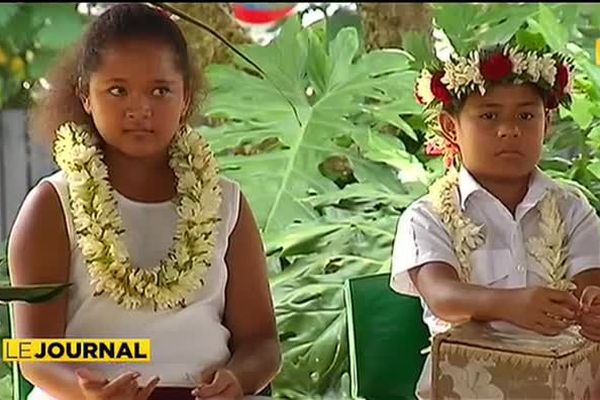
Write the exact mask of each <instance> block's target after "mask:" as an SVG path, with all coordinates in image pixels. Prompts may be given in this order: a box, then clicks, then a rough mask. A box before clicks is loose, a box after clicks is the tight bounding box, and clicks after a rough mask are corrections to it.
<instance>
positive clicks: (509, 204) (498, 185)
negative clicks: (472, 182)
mask: <svg viewBox="0 0 600 400" xmlns="http://www.w3.org/2000/svg"><path fill="white" fill-rule="evenodd" d="M473 176H474V177H475V179H476V180H477V182H479V184H480V185H481V186H483V187H484V188H485V189H486V190H487V191H488V192H490V193H491V194H492V195H493V196H494V197H496V198H497V199H498V200H500V202H501V203H502V204H503V205H504V206H505V207H506V208H507V209H508V211H510V213H511V215H512V216H513V217H514V215H515V212H516V209H517V206H518V205H519V204H520V203H521V202H522V201H523V199H524V198H525V195H526V194H527V191H528V189H529V179H530V177H531V173H530V174H529V175H526V176H523V177H518V178H494V177H486V176H481V175H477V176H475V175H473Z"/></svg>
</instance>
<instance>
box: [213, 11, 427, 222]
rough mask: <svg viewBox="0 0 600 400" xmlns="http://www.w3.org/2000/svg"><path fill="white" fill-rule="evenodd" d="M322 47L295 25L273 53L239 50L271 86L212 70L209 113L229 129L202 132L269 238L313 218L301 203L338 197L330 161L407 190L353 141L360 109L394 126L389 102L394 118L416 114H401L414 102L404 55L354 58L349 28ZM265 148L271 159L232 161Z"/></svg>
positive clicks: (263, 155)
mask: <svg viewBox="0 0 600 400" xmlns="http://www.w3.org/2000/svg"><path fill="white" fill-rule="evenodd" d="M319 40H320V39H319V38H318V37H316V36H314V35H313V34H312V33H311V31H310V30H301V29H300V26H299V23H298V21H297V20H296V19H291V20H290V21H288V23H286V25H285V26H284V27H283V31H282V33H281V34H280V36H279V37H278V38H277V39H276V40H275V41H274V42H273V43H272V44H270V45H269V46H266V47H261V46H248V47H246V48H245V49H244V51H245V53H246V54H248V55H249V56H250V57H251V58H252V59H253V61H254V62H256V63H257V64H258V65H259V66H260V67H261V68H262V69H263V70H264V71H265V72H266V73H267V75H268V76H269V81H266V80H264V79H261V78H258V77H256V76H255V74H254V73H252V71H247V70H241V69H239V68H238V69H236V68H234V67H231V66H221V65H213V66H211V67H210V68H209V70H208V78H209V82H210V87H211V92H210V95H209V99H208V102H207V105H206V108H205V112H206V113H207V114H208V115H209V116H212V117H222V118H226V119H228V120H230V123H228V124H226V125H224V126H221V127H219V128H216V129H208V128H204V129H203V131H202V134H203V135H204V136H205V137H207V139H208V140H209V141H210V142H211V145H212V147H213V149H214V150H215V151H216V152H217V154H218V155H219V158H220V159H219V161H220V163H221V165H222V167H223V169H224V172H225V173H226V174H228V175H229V176H231V177H232V178H234V179H236V180H237V181H239V182H240V183H241V185H242V187H243V189H244V192H245V194H246V195H247V196H248V197H249V199H250V202H251V204H252V206H253V210H254V212H255V213H256V215H257V219H258V221H259V224H260V226H261V228H262V230H263V232H265V233H271V232H280V231H281V230H283V229H286V228H287V227H288V226H289V225H290V224H291V223H293V222H298V221H300V222H301V221H312V220H315V219H316V218H317V216H318V214H317V213H316V211H315V210H314V209H313V208H312V207H310V206H308V205H307V204H306V202H305V201H303V200H304V199H306V198H307V197H308V196H310V195H314V194H326V193H330V192H335V191H337V190H338V189H339V187H338V185H336V183H335V182H334V181H335V179H332V177H330V176H327V174H326V173H324V172H323V167H324V165H326V164H327V163H328V162H331V161H332V159H335V160H337V161H340V162H341V163H347V164H348V165H349V168H350V170H351V173H352V174H353V179H355V180H356V181H358V182H371V183H379V184H382V185H385V186H387V187H388V188H390V190H395V191H397V192H398V193H403V192H404V190H403V189H402V186H401V184H400V182H399V181H398V179H397V178H396V176H395V174H394V172H393V170H392V169H391V168H389V167H387V166H385V165H384V164H383V163H375V162H372V161H370V160H368V159H367V158H365V157H363V151H366V149H363V148H361V147H359V146H358V145H357V144H356V143H355V142H354V141H353V140H352V136H353V135H356V134H358V135H360V134H363V135H365V136H366V135H368V128H369V122H368V121H367V122H365V121H361V122H360V123H357V122H355V117H356V116H357V115H361V114H364V113H365V111H368V112H369V115H370V118H371V120H370V121H371V122H373V121H375V123H377V122H380V123H388V120H390V119H391V115H392V114H393V111H391V110H389V109H384V108H385V106H386V105H389V104H395V105H397V107H398V110H397V111H396V115H397V116H398V118H399V114H401V113H402V112H405V113H419V112H420V111H419V110H418V109H415V108H414V107H410V108H407V107H404V108H402V107H401V105H403V104H411V103H413V98H412V85H413V82H414V78H415V72H413V71H411V70H410V68H409V62H410V60H411V59H410V57H409V56H408V55H407V54H406V53H404V52H401V51H374V52H370V53H368V54H366V55H363V56H358V55H357V54H358V46H359V40H358V38H357V34H356V30H355V29H353V28H344V29H342V30H340V31H339V33H338V35H337V36H336V38H335V39H334V40H333V41H332V42H331V45H330V47H329V48H326V47H325V48H324V46H322V45H321V44H322V43H321V42H320V41H319ZM271 82H273V83H275V84H276V85H277V87H278V88H279V90H280V91H281V92H282V93H283V94H284V95H285V97H283V96H282V95H281V94H280V93H279V92H278V91H277V90H276V89H275V88H274V87H273V85H272V83H271ZM366 98H369V99H371V103H372V102H373V100H372V99H377V102H378V104H377V106H375V105H373V104H366V101H365V99H366ZM288 100H289V101H291V103H293V105H294V107H295V109H296V110H297V112H298V116H299V119H300V121H297V119H296V117H295V114H294V112H293V109H292V107H290V104H289V103H288ZM382 109H384V110H383V111H382ZM384 111H385V112H384ZM299 122H300V123H299ZM398 124H401V122H398ZM406 125H408V124H406ZM406 129H407V131H408V130H410V127H408V128H406ZM265 141H268V142H269V143H271V144H273V146H272V147H271V149H270V150H269V151H261V152H258V154H250V155H248V154H244V155H239V154H235V153H236V150H235V149H236V148H237V149H238V153H239V148H240V146H242V145H247V146H256V145H259V144H261V143H265ZM406 158H407V159H409V158H410V157H409V156H408V155H407V157H406Z"/></svg>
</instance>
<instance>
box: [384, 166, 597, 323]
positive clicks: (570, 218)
mask: <svg viewBox="0 0 600 400" xmlns="http://www.w3.org/2000/svg"><path fill="white" fill-rule="evenodd" d="M458 187H459V202H460V206H461V209H462V211H463V212H464V213H465V214H466V215H467V216H469V217H470V218H471V219H472V220H473V221H474V222H475V223H477V224H483V225H484V226H485V228H484V231H485V237H486V240H485V243H484V244H483V245H482V246H481V247H480V248H479V249H477V250H475V251H474V252H473V253H472V255H471V263H472V267H473V275H472V280H473V283H476V284H479V285H482V286H488V287H494V288H518V287H526V286H537V285H545V283H544V280H543V278H542V277H541V276H540V275H539V274H538V271H539V268H540V267H539V265H538V264H537V262H536V261H535V260H534V259H532V258H531V257H529V256H528V255H527V249H526V247H525V246H526V242H527V239H528V238H529V237H532V236H538V234H539V233H538V225H539V212H538V210H537V207H538V205H539V203H540V201H541V200H542V198H543V196H544V194H545V193H546V191H547V190H548V189H551V188H561V190H563V191H564V193H565V194H566V196H561V197H559V199H558V204H559V208H560V212H561V216H562V218H563V221H564V222H565V230H566V235H567V237H568V241H567V243H568V260H567V262H568V263H569V269H568V277H569V278H571V277H573V276H574V275H576V274H578V273H579V272H581V271H584V270H587V269H590V268H600V219H599V218H598V217H597V215H596V213H595V210H594V209H593V208H592V207H591V206H590V204H589V203H588V201H587V199H586V198H585V197H584V196H583V195H582V194H580V193H577V192H576V191H574V190H572V189H566V188H564V187H563V186H562V185H560V184H558V183H557V182H555V181H553V180H552V179H551V178H550V177H548V176H547V175H546V174H544V173H543V172H542V171H540V170H536V171H535V172H534V173H533V174H532V177H531V179H530V184H529V189H528V191H527V194H526V195H525V197H524V199H523V201H522V202H521V203H520V204H519V206H518V207H517V209H516V212H515V216H514V218H513V216H512V215H511V213H510V212H509V211H508V209H506V207H504V205H503V204H502V203H501V202H500V201H499V200H498V199H496V198H495V197H494V196H493V195H491V194H490V193H489V192H488V191H487V190H485V189H484V188H483V187H481V185H479V183H478V182H477V181H476V180H475V179H474V178H473V176H472V175H471V174H470V173H469V172H468V171H467V170H466V169H465V168H462V169H461V171H460V173H459V184H458ZM435 261H437V262H445V263H447V264H449V265H451V266H453V267H454V268H458V260H457V259H456V256H455V255H454V251H453V247H452V245H451V238H450V236H449V235H448V233H447V231H446V229H445V228H444V226H443V225H442V223H441V221H440V219H439V217H438V216H437V214H436V213H435V212H434V211H433V209H432V206H431V203H430V202H429V200H428V199H427V197H424V198H422V199H420V200H418V201H417V202H415V203H413V204H412V205H411V206H410V207H409V208H408V209H407V210H406V211H405V212H404V213H403V214H402V216H401V218H400V220H399V223H398V229H397V232H396V238H395V242H394V250H393V257H392V279H391V286H392V288H393V289H394V290H396V291H397V292H399V293H404V294H410V295H418V293H417V291H416V289H415V288H414V286H413V284H412V281H411V279H410V277H409V276H408V273H407V271H408V270H410V269H412V268H415V267H419V266H422V265H424V264H426V263H430V262H435ZM423 307H424V309H425V310H424V316H423V317H424V321H425V323H426V324H427V325H428V326H429V329H430V331H431V334H432V335H433V334H437V333H439V332H441V331H443V330H445V329H446V327H447V325H446V324H444V323H441V321H440V320H438V319H437V318H436V317H435V316H433V315H432V313H431V312H430V310H429V308H428V307H427V305H426V304H425V302H423Z"/></svg>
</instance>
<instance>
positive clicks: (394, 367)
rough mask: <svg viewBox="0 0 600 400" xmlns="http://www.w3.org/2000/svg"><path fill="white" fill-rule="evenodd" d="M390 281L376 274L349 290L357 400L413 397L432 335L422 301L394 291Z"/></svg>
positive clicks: (349, 286) (357, 280)
mask: <svg viewBox="0 0 600 400" xmlns="http://www.w3.org/2000/svg"><path fill="white" fill-rule="evenodd" d="M389 282H390V274H377V275H371V276H364V277H359V278H352V279H349V280H348V281H347V282H346V285H345V297H346V310H347V316H348V339H349V352H350V380H351V390H352V396H353V397H354V398H364V399H367V400H404V399H414V398H415V389H416V385H417V382H418V380H419V377H420V375H421V369H422V368H423V364H424V362H425V358H426V356H425V355H423V354H421V351H422V350H423V349H425V348H427V347H428V346H429V345H430V342H429V331H428V329H427V326H426V325H425V324H424V323H423V321H422V312H423V309H422V307H421V303H420V301H419V299H418V298H416V297H409V296H404V295H400V294H398V293H396V292H394V291H393V290H392V289H391V288H390V286H389Z"/></svg>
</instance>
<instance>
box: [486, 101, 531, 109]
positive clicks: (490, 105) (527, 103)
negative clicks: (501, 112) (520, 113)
mask: <svg viewBox="0 0 600 400" xmlns="http://www.w3.org/2000/svg"><path fill="white" fill-rule="evenodd" d="M505 105H507V104H500V103H483V104H480V105H479V107H480V108H501V107H504V106H505ZM516 105H517V106H518V107H527V106H535V105H537V102H535V101H522V102H520V103H517V104H516Z"/></svg>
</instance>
